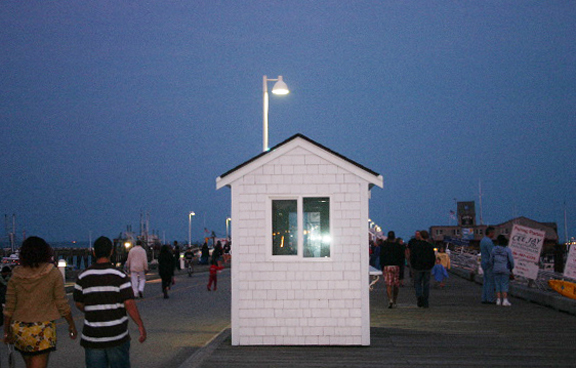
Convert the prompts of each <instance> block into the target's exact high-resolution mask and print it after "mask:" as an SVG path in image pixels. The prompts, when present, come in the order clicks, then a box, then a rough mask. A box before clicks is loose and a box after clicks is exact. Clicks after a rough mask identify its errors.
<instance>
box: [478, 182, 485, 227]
mask: <svg viewBox="0 0 576 368" xmlns="http://www.w3.org/2000/svg"><path fill="white" fill-rule="evenodd" d="M478 195H479V205H480V225H484V220H483V219H482V181H480V180H478Z"/></svg>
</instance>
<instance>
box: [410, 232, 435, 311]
mask: <svg viewBox="0 0 576 368" xmlns="http://www.w3.org/2000/svg"><path fill="white" fill-rule="evenodd" d="M420 237H421V238H422V239H421V240H416V241H414V242H413V244H412V245H411V247H410V265H411V266H412V274H413V279H414V290H415V291H416V299H417V300H418V307H419V308H428V306H429V304H428V297H429V295H430V270H431V269H432V267H434V264H435V263H436V255H435V254H434V247H433V246H432V244H430V243H429V242H428V238H429V235H428V232H427V231H426V230H422V231H420Z"/></svg>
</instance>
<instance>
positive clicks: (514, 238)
mask: <svg viewBox="0 0 576 368" xmlns="http://www.w3.org/2000/svg"><path fill="white" fill-rule="evenodd" d="M545 235H546V232H545V231H543V230H537V229H532V228H529V227H526V226H520V225H514V226H513V227H512V234H510V241H509V243H508V246H509V247H510V250H512V255H513V256H514V263H515V264H516V266H515V267H514V274H515V275H517V276H522V277H526V278H528V279H532V280H536V278H537V277H538V262H539V260H540V252H541V251H542V246H543V245H544V237H545Z"/></svg>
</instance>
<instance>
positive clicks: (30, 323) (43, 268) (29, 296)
mask: <svg viewBox="0 0 576 368" xmlns="http://www.w3.org/2000/svg"><path fill="white" fill-rule="evenodd" d="M52 257H53V252H52V248H51V247H50V245H49V244H48V243H46V241H45V240H44V239H42V238H39V237H37V236H31V237H29V238H27V239H26V240H24V242H23V243H22V246H21V247H20V263H21V265H20V266H16V267H15V268H14V270H13V272H12V277H11V278H10V281H8V287H7V290H6V306H5V308H4V343H7V344H14V347H15V348H16V350H18V351H19V352H20V354H21V355H22V358H23V359H24V363H25V364H26V367H27V368H32V367H34V368H45V367H47V366H48V360H49V357H50V352H52V351H54V350H56V323H55V320H57V319H59V318H60V317H64V318H65V319H66V322H68V335H69V336H70V338H71V339H73V340H74V339H76V336H77V335H78V333H77V331H76V324H75V323H74V319H73V318H72V313H71V309H70V305H69V304H68V299H67V298H66V292H65V291H64V280H63V277H62V274H61V273H60V271H58V269H57V268H56V267H54V264H53V263H52Z"/></svg>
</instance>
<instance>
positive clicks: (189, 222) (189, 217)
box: [188, 212, 196, 247]
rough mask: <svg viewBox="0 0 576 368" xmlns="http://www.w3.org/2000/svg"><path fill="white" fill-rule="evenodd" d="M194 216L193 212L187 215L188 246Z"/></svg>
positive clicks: (189, 244)
mask: <svg viewBox="0 0 576 368" xmlns="http://www.w3.org/2000/svg"><path fill="white" fill-rule="evenodd" d="M194 215H196V214H195V213H194V212H190V213H188V246H189V247H191V246H192V216H194Z"/></svg>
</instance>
